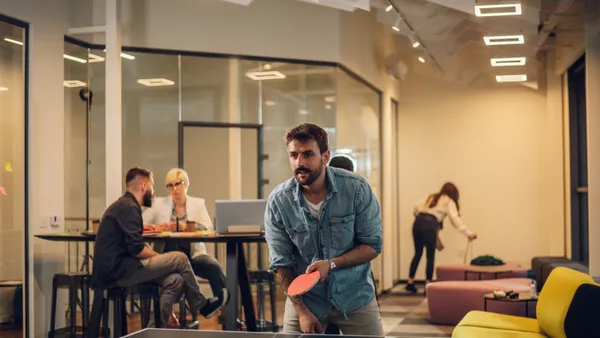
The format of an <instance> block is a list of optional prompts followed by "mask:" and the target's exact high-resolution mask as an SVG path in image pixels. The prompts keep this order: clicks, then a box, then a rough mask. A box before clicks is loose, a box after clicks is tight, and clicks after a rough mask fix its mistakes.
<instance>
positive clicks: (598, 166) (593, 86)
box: [585, 18, 600, 276]
mask: <svg viewBox="0 0 600 338" xmlns="http://www.w3.org/2000/svg"><path fill="white" fill-rule="evenodd" d="M587 20H588V21H587V22H586V25H585V44H586V51H585V52H586V61H585V62H586V65H585V68H586V114H587V153H588V205H589V208H588V217H589V219H588V243H589V268H590V271H589V272H590V275H592V276H600V209H598V208H597V207H596V206H597V205H600V155H599V154H600V96H599V95H598V93H599V92H600V35H598V32H599V31H600V29H599V28H600V27H599V25H598V23H597V22H595V21H591V19H590V18H587Z"/></svg>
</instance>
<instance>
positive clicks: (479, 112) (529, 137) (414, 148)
mask: <svg viewBox="0 0 600 338" xmlns="http://www.w3.org/2000/svg"><path fill="white" fill-rule="evenodd" d="M552 80H553V81H556V79H552ZM559 88H560V82H558V83H556V82H554V83H552V86H551V88H550V89H549V96H546V93H545V92H543V91H540V92H538V91H534V90H532V89H528V88H525V87H523V86H519V85H511V84H507V85H499V84H498V85H492V86H487V87H485V86H484V87H477V88H474V87H465V86H456V85H452V84H448V83H441V82H438V81H435V80H433V79H425V78H420V77H416V76H413V75H411V76H409V78H407V81H406V82H404V83H403V84H402V86H401V89H400V92H401V98H400V108H399V111H400V113H399V115H400V121H399V124H400V128H399V138H400V168H399V170H400V208H401V220H400V229H401V230H400V231H401V241H400V247H401V255H400V259H401V266H402V270H401V276H402V278H406V277H408V268H409V265H410V260H411V258H412V255H413V244H412V235H411V229H412V222H413V219H414V218H413V216H412V210H413V206H414V205H415V203H416V202H417V201H418V200H419V199H421V198H423V197H425V196H426V195H428V194H430V193H433V192H436V191H438V190H439V189H440V187H441V185H442V184H443V183H444V182H446V181H452V182H454V183H455V184H456V185H457V186H458V188H459V190H460V194H461V200H460V202H461V213H462V215H463V217H464V220H465V222H466V224H467V225H468V226H469V227H470V228H471V229H472V230H473V231H475V232H476V233H477V234H478V236H479V239H478V240H477V241H476V242H475V243H474V256H478V255H483V254H491V255H494V256H496V257H499V258H501V259H503V260H506V261H518V262H520V263H521V264H523V265H524V266H529V265H530V260H531V258H532V257H534V256H541V255H562V254H563V221H564V215H563V203H564V200H563V191H562V186H563V180H562V179H563V178H562V165H561V163H562V155H563V149H562V143H561V142H560V140H562V111H561V109H560V105H558V107H553V105H554V104H555V103H554V102H555V101H556V99H557V97H558V98H560V94H559V93H560V91H559ZM433 98H435V99H433ZM441 238H442V241H443V242H444V244H445V246H446V249H445V250H444V251H442V252H441V253H439V254H438V255H437V257H436V264H437V265H439V264H459V263H462V261H463V255H464V251H465V249H466V243H467V241H466V238H464V236H463V235H462V234H460V233H459V232H457V231H455V230H454V229H453V227H452V225H451V224H450V223H449V222H446V223H445V226H444V230H443V231H442V232H441ZM424 265H425V264H424V261H422V263H421V264H420V269H419V272H418V275H417V279H423V278H424Z"/></svg>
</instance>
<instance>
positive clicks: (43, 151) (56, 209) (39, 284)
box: [0, 0, 68, 337]
mask: <svg viewBox="0 0 600 338" xmlns="http://www.w3.org/2000/svg"><path fill="white" fill-rule="evenodd" d="M0 13H3V14H6V15H9V16H12V17H15V18H17V19H20V20H23V21H26V22H29V23H31V31H30V63H29V70H30V75H29V89H30V92H29V161H30V162H29V168H30V169H33V170H30V171H29V191H28V195H29V225H28V226H29V237H30V238H29V240H30V242H29V243H30V247H29V260H30V263H31V264H30V271H29V280H30V283H31V284H30V290H29V296H30V298H29V299H30V302H29V309H30V312H29V313H30V326H29V330H31V331H30V333H31V334H32V337H44V336H45V335H46V332H47V330H48V327H49V324H48V319H49V315H48V314H49V313H50V295H51V285H52V276H53V274H54V273H55V272H57V271H64V258H65V256H64V252H65V250H64V246H63V245H60V244H57V243H50V242H44V241H41V240H37V239H34V237H33V236H34V235H35V234H37V233H42V232H43V233H47V232H49V231H50V229H47V228H46V229H41V228H40V225H41V219H42V217H43V216H50V215H58V216H60V217H62V215H63V210H64V121H63V107H64V103H63V101H64V100H63V87H62V81H63V58H62V54H63V49H64V48H63V36H64V34H65V32H66V29H67V24H68V22H67V7H66V2H65V1H63V0H53V1H46V0H20V1H11V0H1V1H0ZM65 299H66V298H65ZM61 312H62V311H61V310H60V309H59V312H58V313H59V314H60V313H61ZM62 313H64V312H62ZM63 317H64V316H61V315H58V316H57V318H58V324H59V325H62V324H64V319H62V318H63Z"/></svg>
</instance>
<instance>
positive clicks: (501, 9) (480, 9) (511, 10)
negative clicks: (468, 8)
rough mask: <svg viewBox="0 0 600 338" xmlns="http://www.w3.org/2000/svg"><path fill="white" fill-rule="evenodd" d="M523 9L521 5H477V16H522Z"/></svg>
mask: <svg viewBox="0 0 600 338" xmlns="http://www.w3.org/2000/svg"><path fill="white" fill-rule="evenodd" d="M521 14H522V9H521V4H520V3H512V4H497V5H475V15H476V16H479V17H484V16H507V15H521Z"/></svg>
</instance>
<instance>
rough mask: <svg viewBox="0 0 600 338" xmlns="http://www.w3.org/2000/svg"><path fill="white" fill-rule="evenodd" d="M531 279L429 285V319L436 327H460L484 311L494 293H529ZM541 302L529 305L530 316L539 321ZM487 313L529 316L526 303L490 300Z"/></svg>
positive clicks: (450, 282)
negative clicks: (488, 295)
mask: <svg viewBox="0 0 600 338" xmlns="http://www.w3.org/2000/svg"><path fill="white" fill-rule="evenodd" d="M530 283H531V279H528V278H505V279H494V280H482V281H447V282H435V283H431V284H429V285H427V303H428V306H429V320H430V321H431V322H432V323H434V324H441V325H456V324H458V322H460V320H461V319H462V318H463V317H464V316H465V315H466V314H467V313H468V312H469V311H471V310H480V311H483V295H485V294H486V293H492V292H493V291H494V290H504V291H509V290H512V291H514V292H518V293H529V284H530ZM536 304H537V302H528V306H529V309H528V310H529V316H530V317H533V318H535V306H536ZM487 310H488V311H490V312H497V313H503V314H508V315H513V316H522V317H524V316H525V303H524V302H516V303H509V302H499V301H495V300H488V301H487Z"/></svg>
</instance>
